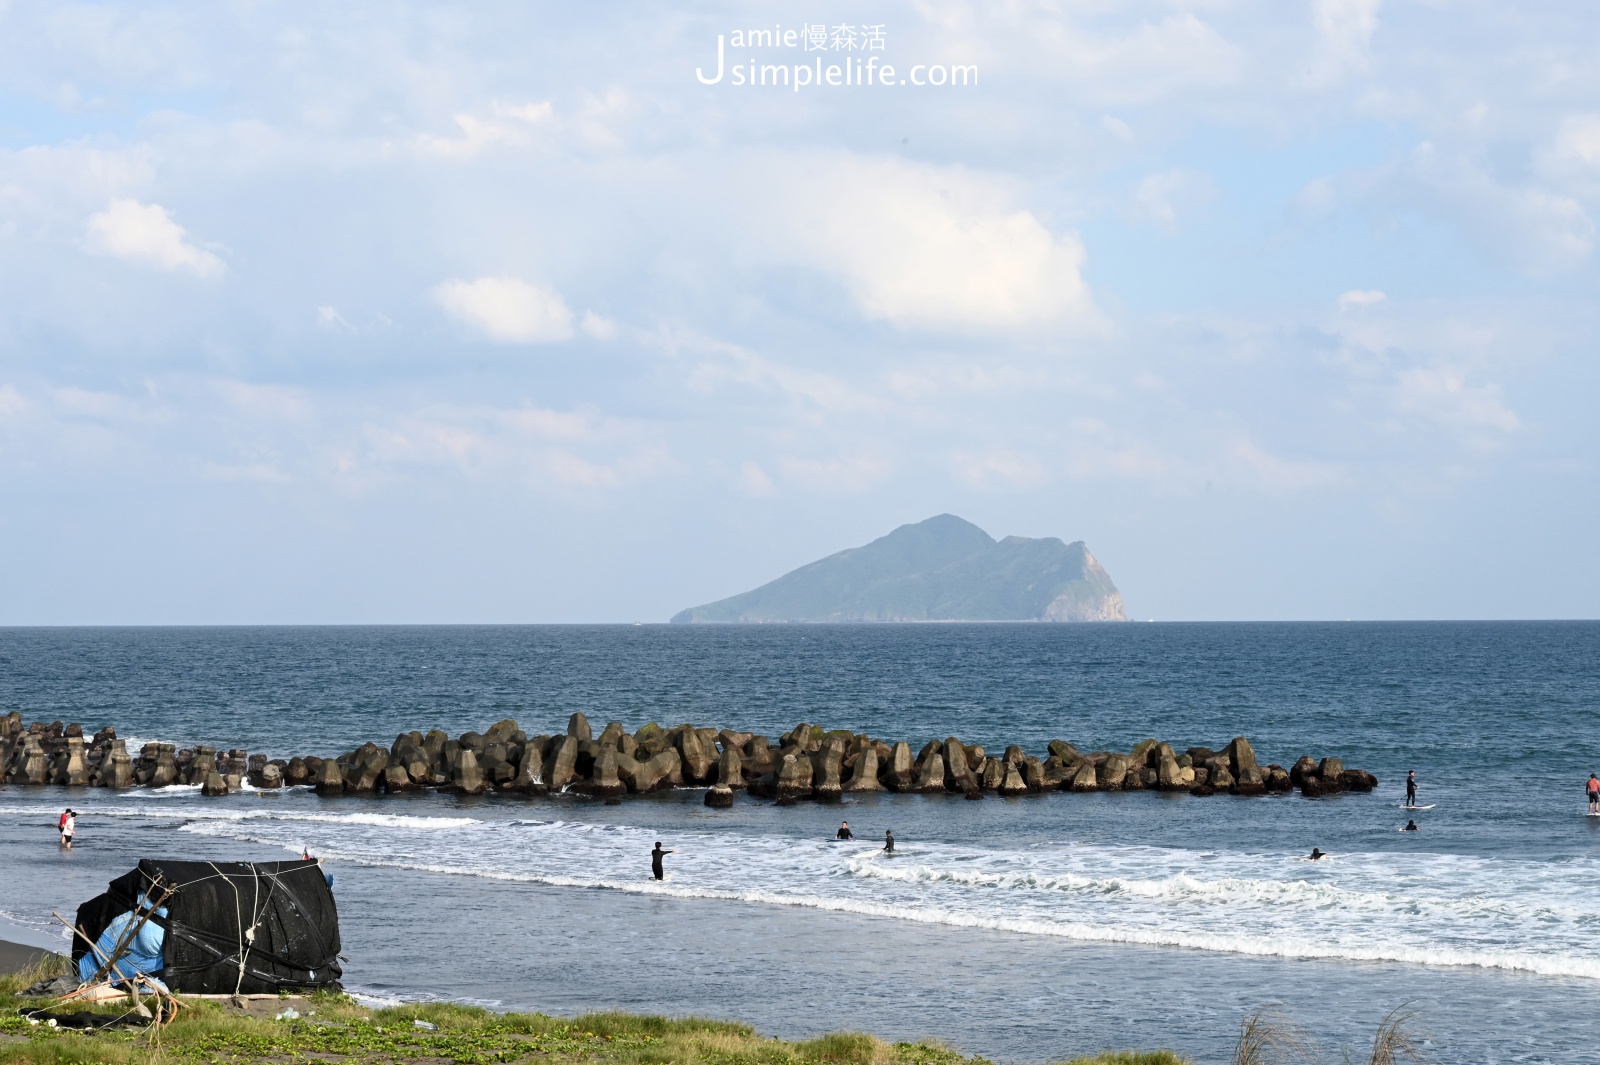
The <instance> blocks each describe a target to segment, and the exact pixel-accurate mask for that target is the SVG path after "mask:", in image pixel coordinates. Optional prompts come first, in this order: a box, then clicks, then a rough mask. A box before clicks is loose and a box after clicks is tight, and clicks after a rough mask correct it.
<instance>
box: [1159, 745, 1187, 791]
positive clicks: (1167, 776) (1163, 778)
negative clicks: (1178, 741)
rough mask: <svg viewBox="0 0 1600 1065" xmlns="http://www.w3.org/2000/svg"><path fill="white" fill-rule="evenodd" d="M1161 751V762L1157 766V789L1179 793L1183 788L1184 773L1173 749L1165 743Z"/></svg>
mask: <svg viewBox="0 0 1600 1065" xmlns="http://www.w3.org/2000/svg"><path fill="white" fill-rule="evenodd" d="M1161 750H1162V752H1163V753H1162V755H1161V762H1160V764H1159V765H1157V766H1156V787H1158V788H1160V789H1161V790H1162V791H1178V790H1179V789H1181V788H1182V787H1183V771H1182V770H1181V769H1180V768H1179V767H1178V760H1177V758H1175V757H1173V755H1172V748H1171V747H1169V746H1167V745H1166V744H1164V743H1163V744H1162V745H1161Z"/></svg>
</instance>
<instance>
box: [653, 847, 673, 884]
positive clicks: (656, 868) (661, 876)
mask: <svg viewBox="0 0 1600 1065" xmlns="http://www.w3.org/2000/svg"><path fill="white" fill-rule="evenodd" d="M676 853H678V852H677V851H664V850H662V849H661V841H660V840H659V839H658V840H656V849H655V850H653V851H651V852H650V871H651V872H652V873H654V874H655V877H656V879H657V880H665V879H666V878H667V871H666V870H665V869H663V868H662V867H661V859H662V858H664V857H666V856H667V855H669V854H676Z"/></svg>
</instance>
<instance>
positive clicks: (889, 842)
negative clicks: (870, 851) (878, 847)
mask: <svg viewBox="0 0 1600 1065" xmlns="http://www.w3.org/2000/svg"><path fill="white" fill-rule="evenodd" d="M883 853H885V854H893V853H894V829H892V828H886V829H884V830H883Z"/></svg>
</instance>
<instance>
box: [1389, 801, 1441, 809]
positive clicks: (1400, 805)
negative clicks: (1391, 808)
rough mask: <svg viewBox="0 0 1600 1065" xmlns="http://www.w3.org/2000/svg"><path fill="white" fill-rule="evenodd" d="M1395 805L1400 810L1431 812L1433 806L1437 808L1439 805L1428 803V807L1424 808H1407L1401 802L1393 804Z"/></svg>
mask: <svg viewBox="0 0 1600 1065" xmlns="http://www.w3.org/2000/svg"><path fill="white" fill-rule="evenodd" d="M1395 805H1396V806H1398V807H1400V809H1402V810H1431V809H1433V808H1434V807H1435V806H1438V805H1439V804H1438V803H1436V802H1430V803H1429V804H1428V805H1426V806H1407V805H1406V804H1405V803H1403V802H1397V803H1395Z"/></svg>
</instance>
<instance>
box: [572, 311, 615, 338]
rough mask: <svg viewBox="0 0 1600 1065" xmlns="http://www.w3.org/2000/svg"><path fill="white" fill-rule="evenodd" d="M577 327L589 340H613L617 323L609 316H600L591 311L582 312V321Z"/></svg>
mask: <svg viewBox="0 0 1600 1065" xmlns="http://www.w3.org/2000/svg"><path fill="white" fill-rule="evenodd" d="M578 328H579V329H581V330H583V335H584V336H586V337H588V338H590V339H591V340H615V339H616V337H617V323H616V322H613V321H612V320H611V319H609V318H602V317H601V316H600V315H598V314H596V313H594V312H593V311H584V312H583V321H582V322H581V323H580V324H579V325H578Z"/></svg>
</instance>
